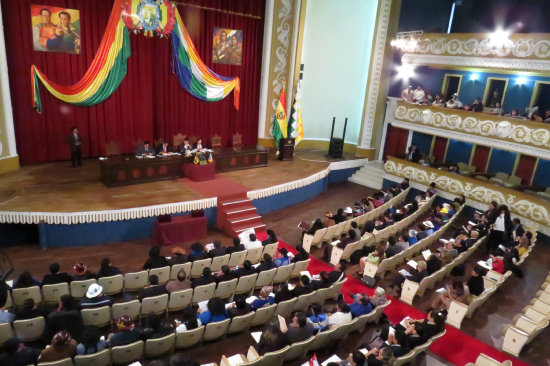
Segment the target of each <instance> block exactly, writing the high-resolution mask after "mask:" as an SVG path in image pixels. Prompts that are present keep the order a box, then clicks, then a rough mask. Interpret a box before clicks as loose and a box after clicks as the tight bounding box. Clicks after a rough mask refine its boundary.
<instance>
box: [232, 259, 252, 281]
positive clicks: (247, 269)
mask: <svg viewBox="0 0 550 366" xmlns="http://www.w3.org/2000/svg"><path fill="white" fill-rule="evenodd" d="M254 273H256V268H254V267H252V263H251V262H250V261H249V260H248V259H247V260H245V261H244V262H243V265H242V267H239V266H237V269H235V270H234V271H233V275H234V276H235V277H236V278H239V277H242V276H248V275H251V274H254Z"/></svg>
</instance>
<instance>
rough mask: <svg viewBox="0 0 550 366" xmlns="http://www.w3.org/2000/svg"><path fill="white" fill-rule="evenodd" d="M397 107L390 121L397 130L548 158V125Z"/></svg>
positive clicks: (440, 109) (488, 116) (410, 105)
mask: <svg viewBox="0 0 550 366" xmlns="http://www.w3.org/2000/svg"><path fill="white" fill-rule="evenodd" d="M397 104H398V105H397V108H396V109H395V112H394V115H393V121H391V123H392V124H394V125H396V126H397V127H402V128H407V129H411V130H414V131H419V132H423V133H428V134H432V135H437V136H443V137H447V138H452V139H458V140H462V141H466V142H473V143H477V144H480V145H485V146H493V147H498V148H502V149H504V150H509V151H514V152H521V153H524V154H527V155H532V156H540V157H544V158H546V159H550V126H549V125H547V124H543V123H538V122H531V121H527V120H520V119H514V118H507V117H504V116H496V115H489V114H484V113H476V112H469V111H468V112H467V111H463V110H457V109H446V108H438V107H432V106H418V105H414V104H410V103H407V102H403V101H400V102H398V103H397ZM388 105H389V104H388Z"/></svg>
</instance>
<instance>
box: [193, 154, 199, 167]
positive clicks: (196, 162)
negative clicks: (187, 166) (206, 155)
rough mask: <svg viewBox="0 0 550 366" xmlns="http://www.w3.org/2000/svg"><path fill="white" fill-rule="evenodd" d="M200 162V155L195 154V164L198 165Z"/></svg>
mask: <svg viewBox="0 0 550 366" xmlns="http://www.w3.org/2000/svg"><path fill="white" fill-rule="evenodd" d="M198 163H199V156H198V154H195V159H193V164H195V165H197V164H198Z"/></svg>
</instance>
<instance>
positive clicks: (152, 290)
mask: <svg viewBox="0 0 550 366" xmlns="http://www.w3.org/2000/svg"><path fill="white" fill-rule="evenodd" d="M165 293H166V285H159V277H158V276H157V275H151V276H149V285H148V286H146V287H145V288H143V289H141V290H140V291H139V296H138V298H139V299H140V300H142V299H144V298H146V297H154V296H159V295H163V294H165Z"/></svg>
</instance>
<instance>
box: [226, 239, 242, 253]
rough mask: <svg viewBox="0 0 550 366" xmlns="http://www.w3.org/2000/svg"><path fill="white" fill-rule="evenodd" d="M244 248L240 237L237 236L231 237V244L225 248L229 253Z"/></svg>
mask: <svg viewBox="0 0 550 366" xmlns="http://www.w3.org/2000/svg"><path fill="white" fill-rule="evenodd" d="M245 249H246V248H245V247H244V244H241V239H239V238H233V246H232V247H229V248H227V252H228V253H229V254H231V253H235V252H242V251H243V250H245Z"/></svg>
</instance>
